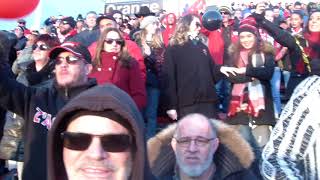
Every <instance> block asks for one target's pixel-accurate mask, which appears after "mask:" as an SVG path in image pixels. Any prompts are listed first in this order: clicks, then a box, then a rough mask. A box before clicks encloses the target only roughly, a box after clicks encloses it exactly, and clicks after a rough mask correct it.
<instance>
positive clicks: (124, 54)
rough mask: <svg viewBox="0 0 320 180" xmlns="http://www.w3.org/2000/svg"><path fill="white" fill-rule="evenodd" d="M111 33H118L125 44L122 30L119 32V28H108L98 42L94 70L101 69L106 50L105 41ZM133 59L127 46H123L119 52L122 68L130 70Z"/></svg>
mask: <svg viewBox="0 0 320 180" xmlns="http://www.w3.org/2000/svg"><path fill="white" fill-rule="evenodd" d="M111 31H114V32H116V33H118V34H119V37H120V39H121V40H123V41H124V42H125V39H124V38H123V36H122V34H121V32H120V30H118V29H117V28H107V29H105V30H104V31H103V32H102V33H101V35H100V37H99V40H98V42H97V48H96V51H95V54H94V57H93V66H94V68H99V67H101V52H102V51H103V49H104V40H105V38H106V36H107V34H108V33H109V32H111ZM131 59H132V57H131V56H130V55H129V53H128V49H127V46H126V44H125V43H124V45H123V46H121V50H120V52H119V61H120V62H121V65H122V66H124V67H127V68H129V67H130V61H131Z"/></svg>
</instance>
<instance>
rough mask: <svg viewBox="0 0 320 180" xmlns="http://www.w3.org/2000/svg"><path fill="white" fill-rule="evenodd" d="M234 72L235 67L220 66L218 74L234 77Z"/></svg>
mask: <svg viewBox="0 0 320 180" xmlns="http://www.w3.org/2000/svg"><path fill="white" fill-rule="evenodd" d="M236 70H237V68H235V67H226V66H221V68H220V72H221V73H223V74H224V75H226V76H227V77H229V73H231V74H232V75H234V76H236Z"/></svg>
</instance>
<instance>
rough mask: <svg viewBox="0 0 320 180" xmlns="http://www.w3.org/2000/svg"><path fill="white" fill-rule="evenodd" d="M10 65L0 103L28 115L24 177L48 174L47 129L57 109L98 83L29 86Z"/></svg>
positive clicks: (3, 71)
mask: <svg viewBox="0 0 320 180" xmlns="http://www.w3.org/2000/svg"><path fill="white" fill-rule="evenodd" d="M9 69H10V68H9V67H8V66H7V65H6V64H4V63H2V62H1V66H0V77H1V78H0V105H1V106H2V107H3V108H5V109H7V110H9V111H12V112H14V113H16V114H18V115H20V116H21V117H23V119H25V136H24V137H25V153H24V155H25V156H24V162H25V164H24V169H23V174H22V176H23V179H25V180H29V179H30V180H31V179H32V180H33V179H46V178H47V168H46V165H47V160H46V159H47V154H46V152H47V133H48V130H49V129H50V127H51V125H52V123H53V122H54V119H55V116H56V114H57V112H58V111H59V110H60V109H61V108H62V107H63V106H64V105H65V104H66V103H67V102H68V101H69V100H70V99H71V98H73V97H74V96H76V95H77V94H79V93H80V92H82V91H84V90H86V89H88V88H90V87H93V86H95V85H96V81H95V80H89V81H88V82H87V83H85V84H83V85H79V86H77V87H73V88H70V89H64V88H60V87H58V86H57V84H56V83H55V81H53V80H52V81H50V83H48V84H46V85H45V86H43V87H38V88H35V87H26V86H25V85H23V84H21V83H18V82H17V81H16V80H14V79H10V78H9V77H8V74H10V71H9Z"/></svg>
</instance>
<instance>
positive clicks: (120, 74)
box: [90, 28, 147, 110]
mask: <svg viewBox="0 0 320 180" xmlns="http://www.w3.org/2000/svg"><path fill="white" fill-rule="evenodd" d="M125 45H126V44H125V40H124V38H123V36H122V35H121V32H120V31H119V30H118V29H116V28H107V29H105V30H104V31H103V32H102V33H101V35H100V38H99V40H98V42H97V47H96V51H95V53H94V55H93V56H92V57H93V64H94V69H93V71H92V73H91V74H90V77H92V78H96V79H97V82H98V84H105V83H112V84H114V85H116V86H117V87H119V88H120V89H122V90H124V91H125V92H127V93H128V94H129V95H130V96H131V97H132V98H133V100H134V101H135V103H136V104H137V106H138V107H139V109H140V110H142V109H143V108H144V107H145V105H146V96H147V95H146V88H145V85H144V81H143V79H142V77H141V73H140V71H139V64H138V62H137V61H136V60H135V59H134V58H132V57H131V56H130V55H129V54H128V52H127V48H126V46H125Z"/></svg>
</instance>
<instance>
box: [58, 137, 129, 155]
mask: <svg viewBox="0 0 320 180" xmlns="http://www.w3.org/2000/svg"><path fill="white" fill-rule="evenodd" d="M93 137H99V138H100V141H101V145H102V148H103V149H104V150H105V151H106V152H124V151H126V150H127V149H128V148H130V147H132V139H131V136H129V135H128V134H106V135H92V134H86V133H77V132H63V133H61V138H62V140H63V146H64V147H66V148H68V149H71V150H76V151H84V150H86V149H87V148H88V147H89V146H90V144H91V141H92V138H93Z"/></svg>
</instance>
